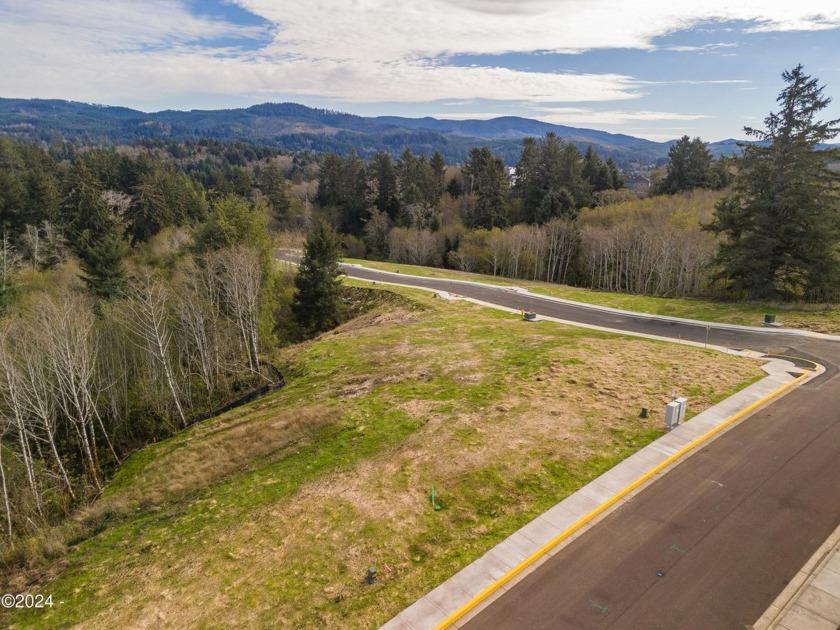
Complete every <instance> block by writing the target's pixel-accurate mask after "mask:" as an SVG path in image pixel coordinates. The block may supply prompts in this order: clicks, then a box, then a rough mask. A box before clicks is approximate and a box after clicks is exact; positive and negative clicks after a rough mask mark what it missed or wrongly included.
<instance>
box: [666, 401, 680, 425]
mask: <svg viewBox="0 0 840 630" xmlns="http://www.w3.org/2000/svg"><path fill="white" fill-rule="evenodd" d="M679 424H680V403H678V402H677V401H676V400H674V401H672V402H669V403H668V404H667V405H665V430H666V431H670V430H671V429H674V428H676V427H677V426H678V425H679Z"/></svg>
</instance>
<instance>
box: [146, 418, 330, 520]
mask: <svg viewBox="0 0 840 630" xmlns="http://www.w3.org/2000/svg"><path fill="white" fill-rule="evenodd" d="M257 409H258V410H257V412H256V413H255V410H254V407H253V406H252V407H251V408H250V409H248V410H240V411H238V412H237V413H232V414H228V415H227V416H226V417H225V418H224V420H223V421H222V422H218V423H213V424H205V425H197V426H196V427H195V430H193V431H191V432H190V433H189V434H188V435H186V436H185V437H184V439H182V440H179V441H178V444H177V447H176V448H177V454H168V453H166V454H162V456H161V457H159V458H158V459H155V460H154V461H152V462H150V463H149V464H148V465H147V466H145V467H144V468H143V470H142V471H141V472H140V473H139V474H137V475H136V477H135V478H134V481H133V482H132V493H133V494H134V496H142V497H143V498H144V499H145V500H146V501H147V502H151V503H153V504H158V503H161V502H163V501H172V500H174V499H176V498H178V497H180V496H183V495H184V494H186V493H188V492H190V491H191V490H195V489H199V488H206V487H207V486H209V485H212V484H213V483H217V482H219V481H220V480H222V479H224V478H225V477H227V476H229V475H230V474H232V473H234V472H241V471H242V470H243V469H244V468H245V467H246V466H247V465H251V464H253V463H254V462H255V461H258V460H260V459H262V458H263V457H265V456H267V455H270V454H271V453H273V452H275V451H277V450H278V449H282V448H286V447H288V446H290V445H292V444H295V443H297V442H299V441H301V440H303V439H305V438H308V437H310V436H311V435H312V433H313V432H314V431H316V430H317V429H318V428H320V427H323V426H325V425H327V424H329V423H331V422H335V421H336V420H337V419H338V417H339V415H340V414H339V412H338V411H336V410H335V409H330V408H328V407H323V406H314V407H308V408H303V409H291V410H289V409H286V410H283V411H281V412H279V413H271V411H270V410H268V411H267V412H266V411H263V410H259V408H257Z"/></svg>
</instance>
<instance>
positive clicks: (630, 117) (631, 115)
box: [534, 107, 711, 126]
mask: <svg viewBox="0 0 840 630" xmlns="http://www.w3.org/2000/svg"><path fill="white" fill-rule="evenodd" d="M534 111H535V112H537V113H538V114H539V118H540V120H544V121H546V122H551V123H554V124H557V125H573V126H580V125H623V124H626V123H628V122H634V121H646V122H655V121H668V120H686V121H690V120H702V119H704V118H711V116H708V115H706V114H680V113H676V112H656V111H621V110H602V111H598V110H593V109H588V108H575V107H536V108H534Z"/></svg>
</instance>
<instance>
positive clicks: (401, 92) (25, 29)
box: [0, 0, 840, 141]
mask: <svg viewBox="0 0 840 630" xmlns="http://www.w3.org/2000/svg"><path fill="white" fill-rule="evenodd" d="M0 59H2V60H3V63H2V68H3V69H2V71H1V72H0V97H6V98H58V99H66V100H73V101H82V102H87V103H98V104H105V105H120V106H125V107H132V108H135V109H139V110H142V111H146V112H151V111H160V110H163V109H179V110H190V109H221V108H230V107H248V106H250V105H254V104H257V103H265V102H296V103H302V104H304V105H308V106H311V107H323V108H328V109H333V110H339V111H343V112H349V113H353V114H359V115H363V116H378V115H397V116H410V117H422V116H433V117H436V118H451V119H468V118H480V119H487V118H493V117H496V116H522V117H525V118H536V119H539V120H543V121H546V122H551V123H556V124H563V125H569V126H574V127H586V128H590V129H601V130H604V131H609V132H612V133H625V134H629V135H633V136H638V137H643V138H648V139H651V140H667V139H672V138H679V137H681V136H683V135H689V136H691V137H695V136H699V137H701V138H702V139H703V140H706V141H717V140H723V139H726V138H737V139H742V138H745V137H746V136H745V134H744V131H743V128H744V127H745V126H749V127H756V128H763V119H764V118H765V117H766V116H767V115H768V114H769V113H770V112H771V111H774V110H775V109H776V103H775V99H776V97H777V96H778V94H779V92H780V91H781V89H782V88H783V87H784V82H783V80H782V78H781V75H782V72H783V71H784V70H786V69H790V68H793V67H794V66H796V65H797V64H800V63H801V64H803V66H804V68H805V72H806V73H807V74H809V75H811V76H814V77H817V78H818V79H819V80H820V83H821V84H822V85H825V86H826V87H825V94H827V95H829V96H833V97H835V101H836V102H834V103H832V105H831V106H830V108H828V109H827V110H825V111H824V112H823V114H824V115H823V116H822V118H840V2H838V1H837V0H800V1H798V2H793V1H790V0H787V1H785V2H778V1H777V0H758V1H755V0H738V1H737V2H735V1H730V0H726V1H722V0H662V1H661V0H650V1H648V0H637V1H635V2H631V1H629V0H422V1H419V0H414V1H409V0H307V1H306V2H300V1H297V0H295V1H293V0H0Z"/></svg>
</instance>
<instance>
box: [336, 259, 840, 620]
mask: <svg viewBox="0 0 840 630" xmlns="http://www.w3.org/2000/svg"><path fill="white" fill-rule="evenodd" d="M344 270H345V272H346V273H347V274H348V275H349V276H351V277H353V278H358V279H364V280H374V281H378V282H391V283H397V284H404V285H410V286H416V287H423V288H427V289H433V290H436V291H448V292H454V293H457V294H459V295H463V296H465V297H469V298H473V299H476V300H481V301H483V302H488V303H493V304H497V305H500V306H506V307H509V308H513V309H526V310H527V309H530V308H532V307H533V308H534V309H535V310H536V311H537V313H539V314H542V315H547V316H551V317H556V318H559V319H564V320H568V321H573V322H580V323H585V324H588V325H595V326H602V327H605V328H613V329H616V330H618V331H625V332H636V333H644V334H650V335H657V336H661V337H670V338H674V339H678V338H679V339H684V340H691V341H697V342H700V343H703V342H708V343H710V344H714V345H719V346H727V347H730V348H749V349H752V350H757V351H760V352H764V353H767V354H777V355H792V356H796V357H802V358H806V359H811V360H814V361H817V362H819V363H821V364H823V365H824V366H825V368H826V371H825V373H824V374H823V375H822V376H820V377H819V378H816V379H813V380H810V381H808V382H807V383H806V384H805V385H803V386H801V387H799V388H798V389H796V390H794V391H792V392H790V393H789V394H787V395H786V396H784V397H783V398H782V399H781V400H778V401H776V402H774V403H773V404H772V405H769V406H768V407H765V408H764V409H763V410H760V411H759V412H757V413H756V414H754V415H753V416H752V417H750V419H749V420H748V421H746V422H742V423H740V424H738V425H737V426H735V427H734V428H733V429H731V430H729V431H727V432H726V433H725V434H724V435H722V436H720V437H718V438H717V439H716V440H714V441H713V442H711V443H709V444H706V445H705V446H704V447H702V448H701V449H700V450H699V451H698V452H696V453H694V454H693V455H692V456H691V457H689V458H688V459H686V460H685V461H683V462H681V463H680V464H679V466H678V467H677V468H675V469H674V470H673V471H672V472H671V473H669V474H667V475H663V476H662V477H661V478H659V479H658V480H657V481H655V482H654V483H653V484H651V485H650V486H649V487H648V488H646V489H645V490H643V491H642V492H641V493H639V494H638V495H637V496H636V497H634V498H633V499H632V500H631V501H629V502H628V503H627V504H626V505H624V506H623V507H621V508H619V509H617V510H616V511H614V512H612V513H611V514H610V515H608V516H607V517H605V518H604V519H603V520H602V521H601V522H600V523H598V524H597V525H596V526H594V527H592V528H591V529H590V530H589V531H587V532H586V533H584V534H583V535H582V536H580V537H579V538H577V539H576V540H575V541H574V542H572V543H571V544H569V545H568V546H567V547H565V548H564V549H562V550H561V551H559V552H558V553H557V554H556V555H555V556H553V557H552V558H550V559H549V560H548V561H546V562H545V563H544V564H542V565H541V566H540V567H538V568H537V569H536V570H534V571H533V572H532V573H531V574H530V575H528V576H527V577H526V578H524V579H523V580H522V581H521V582H520V583H519V584H518V585H516V586H515V587H514V588H512V589H511V590H509V591H508V592H506V593H505V594H503V595H502V596H501V597H499V598H498V599H497V600H495V601H494V602H493V603H491V604H490V605H489V606H488V607H487V608H485V609H484V610H483V611H482V612H480V613H479V614H478V615H477V616H476V617H475V618H473V620H472V621H470V622H469V623H468V624H467V625H466V627H468V628H471V629H472V628H475V629H482V630H485V629H488V628H511V629H517V630H519V629H522V628H528V629H537V628H546V629H548V628H551V629H559V628H574V629H580V628H628V629H633V630H638V629H646V628H681V629H682V628H697V629H702V630H709V629H717V628H744V627H748V626H749V625H750V624H752V623H754V622H755V621H756V620H757V619H758V618H759V617H760V616H761V614H762V613H763V612H764V611H765V610H766V609H767V607H768V606H769V605H770V604H771V603H772V602H773V600H774V599H775V597H776V596H777V595H778V594H779V593H780V592H781V591H782V590H783V589H784V587H785V585H786V584H787V582H788V581H789V580H790V579H791V578H792V577H793V576H794V575H795V574H796V572H797V571H798V570H799V569H800V568H801V567H802V566H803V565H804V564H805V562H806V561H807V560H808V559H809V558H810V557H811V555H812V554H813V553H814V552H815V551H816V550H817V548H818V547H819V546H820V545H821V544H822V543H823V542H824V541H825V540H826V539H827V538H828V537H829V535H830V534H831V533H832V532H833V531H834V529H835V528H836V527H837V525H838V524H839V523H840V457H838V454H840V375H838V362H840V342H838V341H835V340H830V339H826V338H820V336H818V335H802V334H797V333H794V332H791V331H784V330H770V329H767V330H765V329H760V328H755V329H745V328H727V327H718V326H715V325H714V324H710V325H709V327H708V328H707V326H706V325H705V324H693V323H687V322H680V321H674V320H669V319H666V318H660V317H655V316H646V315H640V314H620V313H615V312H612V311H609V310H604V309H599V308H597V307H590V306H585V305H577V304H568V303H561V302H556V301H552V300H549V299H544V298H540V297H539V296H535V295H532V294H528V295H522V294H520V293H516V292H514V291H511V290H509V289H505V288H495V287H490V286H486V285H478V284H473V283H469V282H461V281H450V280H440V279H431V278H419V277H415V276H406V275H403V274H393V273H387V272H380V271H374V270H371V269H367V268H362V267H356V266H345V267H344Z"/></svg>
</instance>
